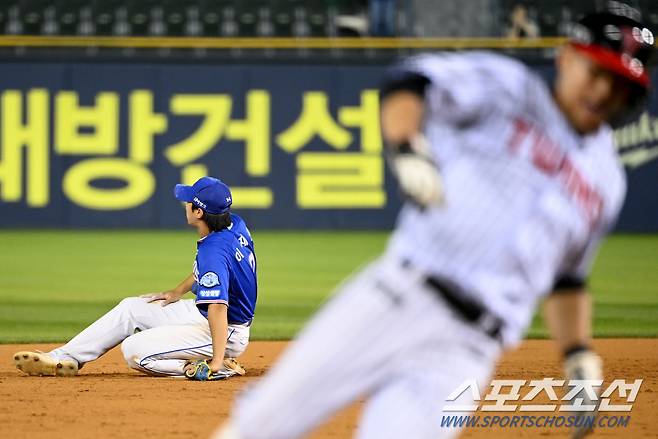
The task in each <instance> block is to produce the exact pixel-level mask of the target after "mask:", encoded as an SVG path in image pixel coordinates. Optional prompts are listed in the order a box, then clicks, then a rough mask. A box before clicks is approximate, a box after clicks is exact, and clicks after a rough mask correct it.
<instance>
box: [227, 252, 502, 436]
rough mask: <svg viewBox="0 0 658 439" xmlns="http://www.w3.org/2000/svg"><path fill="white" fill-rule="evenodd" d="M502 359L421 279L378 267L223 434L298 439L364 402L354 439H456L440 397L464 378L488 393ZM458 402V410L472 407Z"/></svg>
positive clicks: (306, 334) (383, 264)
mask: <svg viewBox="0 0 658 439" xmlns="http://www.w3.org/2000/svg"><path fill="white" fill-rule="evenodd" d="M501 350H502V349H501V347H500V345H499V343H498V342H497V341H495V340H493V339H492V338H490V337H489V336H487V335H486V334H484V333H483V332H482V331H480V330H479V329H478V328H475V327H473V326H472V325H470V324H469V323H466V322H464V321H462V320H461V318H460V317H458V316H457V315H456V314H455V313H454V312H453V311H452V310H451V309H450V308H449V305H446V304H444V303H443V302H442V300H441V299H440V298H439V296H438V295H437V294H435V293H434V292H432V290H430V289H429V288H428V287H427V286H426V285H425V283H424V279H423V278H422V277H421V276H420V275H419V274H414V273H412V272H410V271H408V270H405V269H403V268H402V267H401V266H400V264H399V263H398V261H392V260H386V259H381V260H379V261H377V262H375V263H374V264H372V265H371V266H370V267H368V268H367V269H366V270H364V271H363V272H361V273H360V274H358V275H357V276H356V277H355V278H353V279H351V280H349V281H348V282H347V283H346V284H344V285H343V286H342V287H341V288H340V289H339V291H338V294H337V295H336V296H335V297H333V298H332V299H331V300H330V302H329V303H328V304H326V306H325V307H324V309H322V310H321V311H320V312H319V314H318V315H317V316H315V317H314V318H313V320H312V321H311V322H310V324H309V325H308V326H307V327H306V328H305V329H304V330H303V331H302V332H301V333H300V335H299V337H298V339H297V340H296V341H294V342H293V343H292V345H291V347H290V348H289V349H288V350H287V351H286V352H285V353H284V354H283V355H282V357H281V359H280V360H279V361H278V363H277V364H276V365H275V366H274V367H273V368H272V369H271V370H270V371H269V372H268V374H267V375H266V376H265V377H264V378H263V379H262V380H261V381H260V382H259V383H257V384H256V385H255V386H253V387H252V388H250V389H248V391H247V392H246V393H244V394H243V395H242V396H241V397H240V398H239V399H238V400H237V402H236V405H235V408H234V413H233V417H232V419H231V420H230V426H231V427H230V428H229V430H230V429H233V431H235V432H237V435H236V436H235V437H239V438H241V439H260V438H262V439H291V438H298V437H300V436H302V435H304V434H305V433H307V432H309V431H310V430H311V429H313V428H314V427H316V426H317V425H318V424H320V423H321V422H322V421H324V420H325V419H327V418H328V417H329V416H330V415H332V414H333V413H334V412H335V411H337V410H338V409H340V408H341V407H343V406H345V405H347V404H349V403H350V402H352V401H354V400H355V399H357V398H359V397H363V396H365V397H366V398H367V403H366V406H365V410H364V412H363V415H362V419H361V422H360V425H359V428H358V431H357V433H356V437H357V438H360V439H386V438H395V439H399V438H403V437H409V438H414V439H424V438H427V439H430V438H431V439H437V438H447V437H452V436H454V435H456V434H457V433H458V430H457V429H455V428H442V427H441V416H442V414H443V413H442V408H443V406H444V405H445V404H450V403H448V402H446V397H447V396H448V395H449V394H450V393H451V392H453V391H454V390H455V389H456V388H457V386H459V385H460V384H461V383H463V382H464V381H465V380H466V379H475V380H477V382H478V385H479V386H480V388H483V386H484V385H486V384H488V382H489V379H490V375H491V373H492V369H493V366H494V363H495V361H496V359H497V358H498V357H499V355H500V353H501ZM466 393H469V392H466ZM463 396H464V398H460V399H459V400H458V404H468V403H470V402H471V401H472V397H471V395H470V394H469V395H463ZM452 404H455V402H453V403H452ZM446 414H447V415H459V414H463V413H454V412H451V413H446ZM217 437H222V436H217ZM231 437H233V436H231Z"/></svg>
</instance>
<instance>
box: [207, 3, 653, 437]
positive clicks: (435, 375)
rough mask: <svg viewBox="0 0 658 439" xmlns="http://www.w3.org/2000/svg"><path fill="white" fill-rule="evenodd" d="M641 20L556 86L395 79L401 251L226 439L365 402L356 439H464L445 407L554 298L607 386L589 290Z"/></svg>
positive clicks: (640, 93)
mask: <svg viewBox="0 0 658 439" xmlns="http://www.w3.org/2000/svg"><path fill="white" fill-rule="evenodd" d="M631 12H632V11H631V10H628V11H625V12H624V14H625V15H620V14H613V13H598V14H593V15H589V16H587V17H585V18H584V19H583V20H581V21H580V22H579V24H578V25H577V26H576V27H575V28H574V34H573V38H572V40H571V41H570V43H569V44H567V45H566V46H564V47H562V48H561V50H560V51H559V53H558V55H557V58H556V66H557V76H556V79H555V82H554V83H553V85H552V87H548V86H547V85H546V84H545V83H544V81H543V80H542V79H541V78H540V77H539V76H538V75H537V74H536V73H534V72H532V71H531V70H529V69H528V68H527V67H526V66H524V65H523V64H521V63H519V62H517V61H515V60H513V59H510V58H507V57H503V56H499V55H495V54H491V53H467V54H443V55H430V56H419V57H416V58H412V59H410V60H408V61H406V62H404V63H403V64H402V65H400V66H398V67H397V68H396V69H394V71H393V72H392V73H391V74H390V75H389V79H388V82H387V83H386V84H385V85H384V86H383V89H382V92H381V97H382V100H381V122H382V131H383V136H384V139H385V140H386V142H387V143H388V145H389V154H390V162H391V165H392V168H393V170H394V172H395V173H396V175H397V178H398V180H399V182H400V186H401V188H402V190H403V191H404V192H405V193H406V194H407V196H408V198H409V202H408V203H407V204H406V205H405V206H404V208H403V210H402V212H401V215H400V218H399V221H398V224H397V227H396V230H395V232H394V233H393V236H392V238H391V240H390V243H389V245H388V248H387V250H386V252H385V253H384V255H383V256H381V257H380V258H379V259H378V260H377V261H375V262H374V263H372V264H371V265H370V266H369V267H367V268H366V269H365V270H363V271H361V272H360V273H358V274H357V275H355V276H354V277H353V278H352V279H350V280H349V281H347V282H346V283H345V284H344V285H342V286H341V287H340V289H339V291H338V293H337V294H336V295H335V296H334V297H333V298H332V299H331V300H330V302H329V303H328V304H327V305H326V306H325V307H324V309H323V310H322V311H321V312H320V313H319V314H318V315H317V316H316V317H315V318H314V319H313V320H312V321H311V323H310V324H309V325H308V326H307V327H306V328H305V329H304V330H303V331H302V333H301V334H300V335H299V337H298V339H297V340H296V341H295V342H293V344H292V346H291V347H290V348H289V349H288V351H287V352H285V353H284V354H283V355H282V357H281V359H280V361H279V362H278V363H277V364H276V365H275V366H274V367H273V368H272V369H271V370H270V371H269V373H268V374H267V375H266V376H265V377H264V378H263V379H262V381H261V382H260V383H258V384H257V385H255V386H253V387H252V388H250V389H248V391H246V392H245V393H244V394H243V395H242V396H241V397H239V398H238V400H237V402H236V405H235V408H234V411H233V414H232V416H231V418H230V420H229V421H228V422H227V423H226V424H225V425H224V426H223V427H222V428H220V430H219V431H218V432H217V433H216V435H215V436H214V437H215V438H222V439H236V438H241V439H257V438H263V439H265V438H266V439H289V438H297V437H300V436H302V435H303V434H305V433H306V432H308V431H310V430H311V429H312V428H313V427H315V426H317V425H318V424H319V423H320V422H322V421H323V420H325V419H326V418H327V417H328V416H330V415H331V414H332V413H333V412H335V411H336V410H337V409H339V408H340V407H343V406H345V405H346V404H348V403H350V402H351V401H353V400H355V399H356V398H358V397H361V396H365V397H367V403H366V406H365V408H364V411H363V414H362V419H361V422H360V425H359V428H358V431H357V433H356V436H357V437H359V438H362V439H383V438H402V437H409V438H414V439H419V438H428V439H429V438H432V439H436V438H438V437H451V436H453V435H455V434H457V432H458V431H457V429H453V428H450V429H442V428H441V426H440V419H441V413H442V407H443V406H444V405H445V404H446V397H447V396H448V395H449V394H450V393H451V392H452V391H453V390H455V388H456V387H457V386H458V385H459V384H460V383H463V382H464V381H465V380H467V379H476V380H477V381H478V383H480V388H484V385H486V383H488V380H489V379H490V376H491V374H492V370H493V366H494V364H495V362H496V360H497V359H498V358H499V356H500V355H501V352H502V351H503V350H504V349H509V348H511V347H513V346H515V345H516V344H517V343H518V342H519V341H520V340H521V338H522V336H523V333H524V331H525V330H526V329H527V327H528V325H529V324H530V321H531V318H532V315H533V312H534V310H535V308H536V307H537V305H538V302H539V301H540V300H542V299H543V298H544V297H546V300H545V308H544V310H545V319H546V321H547V324H548V327H549V329H550V332H551V334H552V336H553V337H554V338H555V340H556V341H557V343H558V346H559V348H560V349H561V351H562V352H563V354H564V367H565V373H566V375H567V377H568V378H570V379H593V380H597V379H601V378H602V365H601V360H600V358H599V357H598V356H597V355H596V354H595V353H594V352H593V351H591V350H590V337H591V334H590V327H591V322H590V320H591V302H590V296H589V295H588V294H587V293H586V291H585V290H586V281H587V277H588V273H589V270H590V266H591V264H592V261H593V258H594V256H595V253H596V249H597V247H598V246H599V244H600V242H601V239H602V238H603V236H604V235H605V234H606V233H607V232H608V231H609V230H610V228H611V227H612V225H613V224H614V222H615V220H616V218H617V216H618V213H619V210H620V208H621V205H622V203H623V200H624V196H625V189H626V187H625V176H624V173H623V168H622V166H621V165H620V163H619V162H618V160H617V157H616V151H615V147H614V145H613V139H612V131H611V129H610V126H609V125H608V122H611V121H614V120H616V119H617V118H619V117H620V116H621V115H622V114H623V113H625V112H628V111H629V110H631V109H632V108H633V107H634V106H635V105H636V104H637V102H638V101H640V100H641V99H642V98H643V97H644V95H645V94H646V92H647V89H648V87H649V76H648V73H647V70H646V64H647V61H648V58H649V55H650V51H651V49H652V46H653V43H654V39H653V35H652V34H651V32H650V31H649V30H648V29H646V28H645V27H644V26H643V25H642V24H640V23H639V22H638V21H636V20H637V17H634V16H631V15H632V14H631ZM439 169H440V173H439V171H438V170H439ZM300 365H303V367H300ZM465 396H467V397H468V396H469V395H465ZM469 402H470V401H464V402H463V403H464V404H468V403H469ZM449 414H451V415H455V413H454V412H451V413H449ZM581 425H582V424H581ZM585 433H586V429H585V428H584V427H579V428H576V430H575V431H574V436H581V435H583V434H585Z"/></svg>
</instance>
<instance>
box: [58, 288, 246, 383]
mask: <svg viewBox="0 0 658 439" xmlns="http://www.w3.org/2000/svg"><path fill="white" fill-rule="evenodd" d="M119 343H121V351H122V352H123V356H124V358H125V359H126V362H127V363H128V365H129V366H130V367H131V368H133V369H136V370H139V371H142V372H144V373H148V374H149V375H165V376H183V366H184V365H185V361H186V360H198V359H199V358H212V354H213V351H212V336H211V335H210V325H209V324H208V320H207V319H206V318H205V317H203V316H202V315H201V313H200V312H199V310H198V309H197V307H196V305H195V303H194V300H179V301H178V302H174V303H170V304H169V305H167V306H162V301H155V302H151V303H149V302H148V299H145V298H142V297H128V298H126V299H123V300H122V301H121V302H120V303H119V304H118V305H117V306H115V307H114V308H113V309H112V310H110V311H109V312H108V313H107V314H105V315H104V316H102V317H101V318H100V319H98V320H96V321H95V322H94V323H92V324H91V325H89V326H88V327H87V328H86V329H84V330H83V331H82V332H80V333H79V334H78V335H76V336H75V337H73V338H72V339H71V341H69V342H68V343H66V344H65V345H64V346H62V347H60V348H57V349H55V350H53V351H51V352H49V354H51V355H52V356H53V357H56V358H59V359H74V360H76V361H77V362H78V363H79V364H80V365H83V364H84V363H88V362H89V361H93V360H95V359H97V358H98V357H100V356H101V355H103V354H104V353H106V352H107V351H109V350H110V349H112V348H113V347H115V346H116V345H118V344H119ZM248 343H249V326H245V325H229V327H228V338H227V342H226V351H225V353H224V356H225V357H238V356H240V354H242V352H244V350H245V349H246V348H247V344H248Z"/></svg>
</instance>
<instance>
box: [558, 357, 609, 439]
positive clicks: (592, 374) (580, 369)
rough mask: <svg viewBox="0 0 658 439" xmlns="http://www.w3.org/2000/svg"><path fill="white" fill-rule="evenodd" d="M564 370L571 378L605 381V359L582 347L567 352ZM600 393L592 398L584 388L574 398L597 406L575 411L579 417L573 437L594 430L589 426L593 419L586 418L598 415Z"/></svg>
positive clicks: (578, 438) (579, 436)
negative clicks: (583, 410) (586, 410)
mask: <svg viewBox="0 0 658 439" xmlns="http://www.w3.org/2000/svg"><path fill="white" fill-rule="evenodd" d="M564 372H565V375H566V377H567V379H569V380H587V381H596V382H600V383H601V384H602V382H603V361H602V360H601V357H599V356H598V355H597V354H596V353H594V352H592V351H590V350H587V349H582V350H579V351H576V352H573V353H570V354H567V356H566V358H565V360H564ZM598 393H599V392H597V395H596V398H594V399H593V398H592V397H591V396H590V395H588V393H587V392H586V391H584V390H582V391H580V392H579V393H578V394H577V395H576V396H575V397H574V399H572V400H575V398H582V399H583V402H582V404H583V405H593V406H595V408H594V410H593V411H589V412H575V413H574V415H575V416H576V418H577V425H578V426H576V427H575V428H574V430H573V431H572V433H571V437H572V439H580V438H583V437H585V436H587V435H588V434H589V433H591V432H592V428H591V427H590V426H589V425H591V424H590V423H588V422H586V421H590V422H592V421H593V419H591V420H590V419H586V418H589V417H593V418H595V417H596V414H597V412H598V410H599V404H598V403H599V401H598Z"/></svg>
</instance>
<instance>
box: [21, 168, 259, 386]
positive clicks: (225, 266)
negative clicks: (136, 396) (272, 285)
mask: <svg viewBox="0 0 658 439" xmlns="http://www.w3.org/2000/svg"><path fill="white" fill-rule="evenodd" d="M174 194H175V196H176V198H177V199H178V200H180V201H182V202H184V203H185V215H186V217H187V223H188V224H189V225H191V226H193V227H195V228H196V229H197V231H198V233H199V237H200V239H199V240H198V242H197V254H196V258H195V261H194V266H193V270H192V273H191V274H190V275H189V276H188V277H186V278H185V280H183V281H182V282H181V283H180V284H179V285H178V286H177V287H176V288H174V289H172V290H169V291H165V292H162V293H157V294H147V295H144V296H141V297H129V298H126V299H123V300H122V301H121V302H120V303H119V304H118V305H117V306H116V307H115V308H114V309H112V310H111V311H109V312H108V313H107V314H105V315H104V316H102V317H101V318H100V319H98V320H96V321H95V322H94V323H92V324H91V325H90V326H89V327H87V328H86V329H85V330H83V331H82V332H81V333H79V334H78V335H76V336H75V337H74V338H73V339H72V340H71V341H69V342H68V343H66V344H65V345H64V346H62V347H59V348H57V349H54V350H52V351H50V352H47V353H44V352H29V351H25V352H17V353H16V354H15V355H14V362H15V364H16V367H17V368H18V369H19V370H21V371H23V372H24V373H26V374H28V375H43V376H72V375H76V374H77V373H78V370H79V369H80V367H82V366H83V365H84V364H85V363H87V362H89V361H93V360H95V359H97V358H98V357H100V356H101V355H103V354H104V353H106V352H107V351H109V350H110V349H112V348H113V347H114V346H116V345H117V344H119V343H121V350H122V351H123V355H124V358H125V359H126V362H128V365H129V366H130V367H131V368H133V369H136V370H138V371H141V372H144V373H146V374H149V375H155V376H180V377H182V376H187V377H188V378H190V379H193V380H201V381H205V380H218V379H224V378H228V377H230V376H233V375H236V374H238V375H243V374H244V373H245V371H244V369H243V368H242V366H240V365H239V364H238V363H237V361H236V360H235V358H236V357H238V356H239V355H240V354H242V353H243V352H244V350H245V349H246V347H247V344H248V343H249V327H250V325H251V321H252V319H253V316H254V308H255V305H256V290H257V283H256V256H255V253H254V243H253V241H252V239H251V235H250V233H249V230H248V229H247V226H246V225H245V223H244V221H243V220H242V219H241V218H240V217H239V216H237V215H235V214H232V213H231V212H230V208H231V204H232V200H233V199H232V196H231V191H230V189H229V188H228V186H226V185H225V184H224V183H223V182H221V181H220V180H218V179H216V178H212V177H203V178H201V179H199V180H198V181H197V182H196V183H194V185H192V186H185V185H181V184H179V185H176V187H175V190H174ZM188 291H192V292H193V293H194V294H195V295H196V299H194V300H191V299H190V300H180V299H181V297H182V296H183V295H184V294H185V293H187V292H188Z"/></svg>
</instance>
